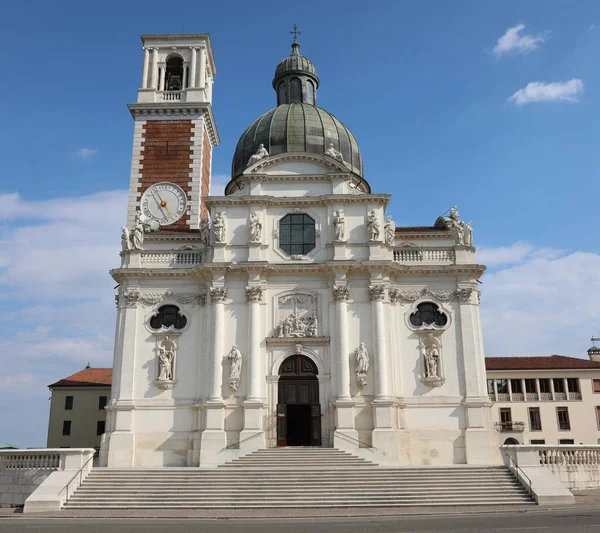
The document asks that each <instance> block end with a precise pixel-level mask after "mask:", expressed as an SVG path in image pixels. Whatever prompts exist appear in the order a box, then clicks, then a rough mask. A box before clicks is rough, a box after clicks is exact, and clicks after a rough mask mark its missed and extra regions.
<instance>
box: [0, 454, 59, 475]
mask: <svg viewBox="0 0 600 533" xmlns="http://www.w3.org/2000/svg"><path fill="white" fill-rule="evenodd" d="M59 466H60V453H51V452H48V453H46V452H43V451H42V452H40V451H39V450H36V451H31V452H28V451H26V450H14V451H8V450H2V453H0V468H7V469H28V468H35V469H42V468H44V469H49V470H56V469H58V468H59Z"/></svg>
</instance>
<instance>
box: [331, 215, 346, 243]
mask: <svg viewBox="0 0 600 533" xmlns="http://www.w3.org/2000/svg"><path fill="white" fill-rule="evenodd" d="M333 228H334V229H335V240H336V241H343V240H344V234H345V230H346V219H345V218H344V213H342V211H340V210H337V211H336V212H335V215H334V217H333Z"/></svg>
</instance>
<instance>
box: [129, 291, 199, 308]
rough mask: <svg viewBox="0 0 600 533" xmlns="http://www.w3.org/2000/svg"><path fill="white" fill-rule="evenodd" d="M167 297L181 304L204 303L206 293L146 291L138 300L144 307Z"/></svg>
mask: <svg viewBox="0 0 600 533" xmlns="http://www.w3.org/2000/svg"><path fill="white" fill-rule="evenodd" d="M167 299H170V300H175V301H176V302H177V303H179V304H182V305H196V304H200V305H204V303H205V301H206V294H204V293H203V292H173V291H171V290H168V291H165V292H147V293H145V294H143V295H141V296H140V297H139V301H140V302H141V304H142V305H143V306H144V307H149V306H152V305H156V304H158V303H160V302H162V301H163V300H167Z"/></svg>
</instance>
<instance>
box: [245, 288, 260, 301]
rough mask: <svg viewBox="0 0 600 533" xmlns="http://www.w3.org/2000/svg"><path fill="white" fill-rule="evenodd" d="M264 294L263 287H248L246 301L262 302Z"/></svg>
mask: <svg viewBox="0 0 600 533" xmlns="http://www.w3.org/2000/svg"><path fill="white" fill-rule="evenodd" d="M262 295H263V288H262V287H246V301H248V302H261V301H262Z"/></svg>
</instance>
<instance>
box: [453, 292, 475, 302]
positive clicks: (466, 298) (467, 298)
mask: <svg viewBox="0 0 600 533" xmlns="http://www.w3.org/2000/svg"><path fill="white" fill-rule="evenodd" d="M471 294H473V289H472V288H466V289H457V291H456V299H457V300H458V301H459V302H460V303H461V304H468V303H471Z"/></svg>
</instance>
